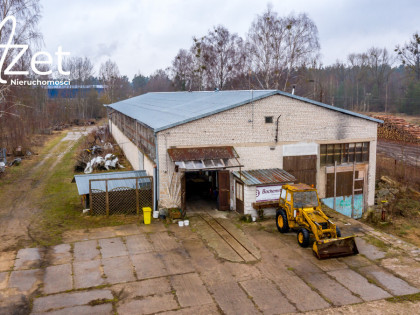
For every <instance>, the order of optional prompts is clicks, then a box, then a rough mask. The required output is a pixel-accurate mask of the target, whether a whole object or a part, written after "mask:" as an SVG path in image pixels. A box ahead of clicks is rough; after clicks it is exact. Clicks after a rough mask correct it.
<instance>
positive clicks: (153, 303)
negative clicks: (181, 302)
mask: <svg viewBox="0 0 420 315" xmlns="http://www.w3.org/2000/svg"><path fill="white" fill-rule="evenodd" d="M178 307H179V306H178V304H177V303H176V300H175V297H174V295H173V294H171V293H166V294H162V295H154V296H149V297H145V298H144V299H141V300H137V299H136V300H128V301H124V302H123V303H121V304H120V303H118V306H117V311H118V314H119V315H125V314H129V315H131V314H154V313H157V312H163V311H169V310H173V309H177V308H178Z"/></svg>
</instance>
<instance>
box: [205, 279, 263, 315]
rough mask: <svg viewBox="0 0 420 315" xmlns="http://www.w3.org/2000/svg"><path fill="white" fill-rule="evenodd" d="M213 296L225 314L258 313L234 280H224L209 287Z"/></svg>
mask: <svg viewBox="0 0 420 315" xmlns="http://www.w3.org/2000/svg"><path fill="white" fill-rule="evenodd" d="M210 290H211V291H212V292H213V297H214V299H215V300H216V302H217V304H219V306H220V308H221V309H222V311H223V312H224V313H225V314H227V315H230V314H232V315H236V314H260V312H259V311H258V310H257V309H256V308H255V306H254V304H253V303H252V301H251V300H250V299H249V298H248V297H247V295H246V294H245V292H244V291H243V290H242V289H241V288H240V287H239V285H238V283H236V282H226V283H223V284H218V285H214V286H211V287H210Z"/></svg>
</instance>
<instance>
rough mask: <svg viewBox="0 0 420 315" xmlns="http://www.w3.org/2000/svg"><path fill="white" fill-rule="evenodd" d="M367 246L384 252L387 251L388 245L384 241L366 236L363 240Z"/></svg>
mask: <svg viewBox="0 0 420 315" xmlns="http://www.w3.org/2000/svg"><path fill="white" fill-rule="evenodd" d="M364 239H365V240H366V241H367V242H368V243H369V244H372V245H373V246H375V247H377V248H379V249H381V250H383V251H384V252H386V251H388V249H389V247H390V245H388V244H386V243H385V242H384V241H382V240H380V239H377V238H376V237H373V236H370V235H367V236H366V237H365V238H364Z"/></svg>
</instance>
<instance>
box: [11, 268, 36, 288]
mask: <svg viewBox="0 0 420 315" xmlns="http://www.w3.org/2000/svg"><path fill="white" fill-rule="evenodd" d="M41 273H42V272H41V270H40V269H30V270H16V271H12V273H11V274H10V279H9V285H8V287H9V288H16V289H17V290H19V291H21V292H27V293H32V292H33V291H35V290H36V289H37V285H38V284H40V283H41V280H40V278H41Z"/></svg>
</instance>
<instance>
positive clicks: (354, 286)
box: [328, 269, 391, 301]
mask: <svg viewBox="0 0 420 315" xmlns="http://www.w3.org/2000/svg"><path fill="white" fill-rule="evenodd" d="M328 274H329V275H331V276H332V277H334V278H335V279H336V280H337V281H338V282H340V283H341V284H342V285H344V286H345V287H346V288H348V289H349V290H350V291H352V292H354V293H355V294H358V295H359V296H360V298H362V299H363V300H364V301H373V300H379V299H385V298H388V297H391V295H390V294H389V293H388V292H386V291H384V290H382V289H381V288H379V287H377V286H376V285H374V284H372V283H369V282H368V280H367V279H366V278H364V277H362V276H361V275H360V274H358V273H357V272H355V271H353V270H350V269H345V270H336V271H330V272H328Z"/></svg>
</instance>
